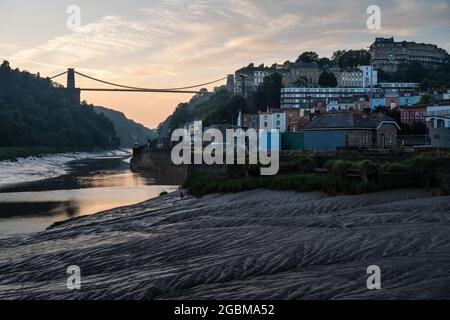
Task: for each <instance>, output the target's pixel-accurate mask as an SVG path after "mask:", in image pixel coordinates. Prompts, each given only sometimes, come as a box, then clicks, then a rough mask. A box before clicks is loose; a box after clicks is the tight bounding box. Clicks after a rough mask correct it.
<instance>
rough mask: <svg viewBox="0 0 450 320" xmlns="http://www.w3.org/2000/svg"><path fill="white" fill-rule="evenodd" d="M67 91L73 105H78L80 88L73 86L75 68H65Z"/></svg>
mask: <svg viewBox="0 0 450 320" xmlns="http://www.w3.org/2000/svg"><path fill="white" fill-rule="evenodd" d="M67 92H68V94H69V97H70V100H71V101H72V104H73V105H74V106H75V107H78V106H79V105H80V101H81V98H80V89H79V88H75V69H74V68H69V69H67Z"/></svg>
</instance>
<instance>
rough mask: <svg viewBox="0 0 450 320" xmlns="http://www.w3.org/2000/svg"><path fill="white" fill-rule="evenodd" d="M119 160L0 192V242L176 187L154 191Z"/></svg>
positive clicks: (90, 163) (73, 167)
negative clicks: (0, 240) (12, 236)
mask: <svg viewBox="0 0 450 320" xmlns="http://www.w3.org/2000/svg"><path fill="white" fill-rule="evenodd" d="M124 160H126V159H125V158H123V157H115V158H95V159H84V160H77V161H75V162H73V163H70V164H69V170H68V171H69V173H68V174H67V175H64V176H60V177H57V178H52V179H47V180H42V181H36V182H30V183H22V184H18V185H14V186H9V187H4V188H3V189H1V190H0V236H5V235H10V234H14V233H23V232H35V231H40V230H44V229H45V228H46V227H48V226H49V225H51V224H53V223H54V222H57V221H62V220H66V219H69V218H73V217H77V216H83V215H90V214H93V213H97V212H99V211H103V210H108V209H112V208H116V207H120V206H126V205H130V204H134V203H138V202H142V201H145V200H147V199H150V198H153V197H157V196H158V195H159V194H160V193H161V192H162V191H167V192H170V191H174V190H176V189H177V188H178V187H177V186H176V185H155V179H154V178H153V177H151V176H149V175H144V174H139V173H132V172H131V171H130V170H129V164H128V163H127V162H126V161H124Z"/></svg>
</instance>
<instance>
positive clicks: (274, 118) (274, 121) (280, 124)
mask: <svg viewBox="0 0 450 320" xmlns="http://www.w3.org/2000/svg"><path fill="white" fill-rule="evenodd" d="M259 129H264V130H267V131H270V130H272V129H278V130H279V131H280V132H285V131H286V113H285V112H284V111H282V110H276V109H272V110H269V111H268V112H260V113H259Z"/></svg>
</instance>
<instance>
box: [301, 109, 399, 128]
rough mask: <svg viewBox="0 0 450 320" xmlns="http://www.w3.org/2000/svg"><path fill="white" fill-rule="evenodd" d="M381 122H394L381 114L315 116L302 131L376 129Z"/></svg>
mask: <svg viewBox="0 0 450 320" xmlns="http://www.w3.org/2000/svg"><path fill="white" fill-rule="evenodd" d="M383 122H394V123H395V120H394V119H392V118H391V117H388V116H386V115H384V114H382V113H369V114H367V113H356V112H346V113H332V114H323V115H320V116H317V117H316V118H314V119H313V120H312V121H311V123H310V124H308V125H307V126H305V127H304V129H305V130H312V129H355V128H371V129H376V128H378V127H379V126H380V124H382V123H383Z"/></svg>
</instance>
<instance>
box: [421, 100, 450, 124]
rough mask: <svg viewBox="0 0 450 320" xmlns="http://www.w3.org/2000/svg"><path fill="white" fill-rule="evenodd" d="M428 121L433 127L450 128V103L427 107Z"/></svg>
mask: <svg viewBox="0 0 450 320" xmlns="http://www.w3.org/2000/svg"><path fill="white" fill-rule="evenodd" d="M426 122H427V123H428V124H429V126H430V127H432V128H450V105H448V106H429V107H427V116H426Z"/></svg>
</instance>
